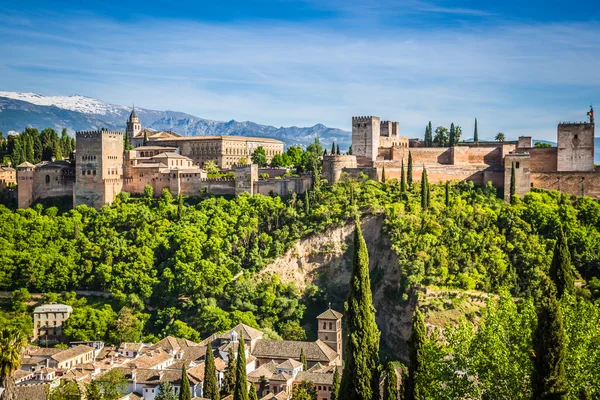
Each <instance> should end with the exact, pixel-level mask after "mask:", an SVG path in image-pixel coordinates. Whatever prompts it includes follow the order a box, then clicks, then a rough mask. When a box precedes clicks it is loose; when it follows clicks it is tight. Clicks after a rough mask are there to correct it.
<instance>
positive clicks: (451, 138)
mask: <svg viewBox="0 0 600 400" xmlns="http://www.w3.org/2000/svg"><path fill="white" fill-rule="evenodd" d="M455 140H456V130H455V129H454V122H453V123H451V124H450V135H449V138H448V144H449V145H450V146H454V144H455Z"/></svg>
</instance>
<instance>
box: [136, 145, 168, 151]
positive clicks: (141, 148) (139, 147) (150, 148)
mask: <svg viewBox="0 0 600 400" xmlns="http://www.w3.org/2000/svg"><path fill="white" fill-rule="evenodd" d="M134 150H135V151H146V150H148V151H149V150H164V151H168V150H177V147H171V146H138V147H136V148H135V149H134Z"/></svg>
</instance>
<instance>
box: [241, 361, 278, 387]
mask: <svg viewBox="0 0 600 400" xmlns="http://www.w3.org/2000/svg"><path fill="white" fill-rule="evenodd" d="M276 370H277V366H276V363H275V361H269V362H268V363H266V364H263V365H261V366H260V367H258V368H257V369H255V370H254V371H252V372H250V373H249V374H248V380H249V381H250V382H260V378H261V377H264V378H265V379H266V380H269V378H270V377H272V376H273V375H274V374H275V371H276Z"/></svg>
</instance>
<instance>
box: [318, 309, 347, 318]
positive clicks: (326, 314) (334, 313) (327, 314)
mask: <svg viewBox="0 0 600 400" xmlns="http://www.w3.org/2000/svg"><path fill="white" fill-rule="evenodd" d="M342 317H343V315H342V314H341V313H339V312H337V311H335V310H332V309H331V308H330V309H328V310H327V311H325V312H324V313H322V314H321V315H319V316H318V317H317V319H341V318H342Z"/></svg>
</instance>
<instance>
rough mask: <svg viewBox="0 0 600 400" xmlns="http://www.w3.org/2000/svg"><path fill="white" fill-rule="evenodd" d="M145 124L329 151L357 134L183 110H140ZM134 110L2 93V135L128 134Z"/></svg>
mask: <svg viewBox="0 0 600 400" xmlns="http://www.w3.org/2000/svg"><path fill="white" fill-rule="evenodd" d="M135 110H136V113H137V114H138V116H139V118H140V120H141V121H142V126H143V127H145V128H150V129H154V130H170V131H174V132H177V133H179V134H181V135H183V136H203V135H225V136H226V135H239V136H264V137H269V138H274V139H279V140H281V141H283V142H284V143H285V144H286V145H288V146H291V145H307V144H308V143H310V142H311V141H313V140H314V138H315V137H316V136H318V137H319V138H320V140H321V142H322V143H323V145H324V146H326V147H327V148H328V146H330V145H331V143H332V142H335V143H336V144H339V145H340V147H341V148H342V149H344V150H345V149H347V148H348V147H349V146H350V144H351V134H350V132H348V131H344V130H342V129H337V128H330V127H326V126H325V125H323V124H320V123H317V124H315V125H313V126H309V127H298V126H290V127H284V126H280V127H279V128H277V127H274V126H270V125H262V124H259V123H256V122H253V121H236V120H234V119H232V120H229V121H216V120H211V119H205V118H200V117H196V116H194V115H191V114H187V113H183V112H179V111H171V110H166V111H157V110H150V109H144V108H138V107H136V108H135ZM130 112H131V108H130V107H126V106H121V105H115V104H110V103H107V102H104V101H102V100H98V99H95V98H92V97H87V96H82V95H72V96H44V95H40V94H37V93H27V92H5V91H0V132H4V133H13V132H21V131H22V130H23V129H25V128H26V127H33V128H37V129H44V128H47V127H51V128H53V129H56V130H61V129H62V128H67V131H68V132H69V133H70V134H73V133H74V132H75V131H78V130H94V129H100V128H106V129H111V130H119V131H124V130H125V125H126V121H127V118H128V117H129V113H130Z"/></svg>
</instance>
